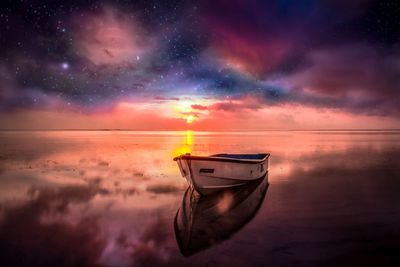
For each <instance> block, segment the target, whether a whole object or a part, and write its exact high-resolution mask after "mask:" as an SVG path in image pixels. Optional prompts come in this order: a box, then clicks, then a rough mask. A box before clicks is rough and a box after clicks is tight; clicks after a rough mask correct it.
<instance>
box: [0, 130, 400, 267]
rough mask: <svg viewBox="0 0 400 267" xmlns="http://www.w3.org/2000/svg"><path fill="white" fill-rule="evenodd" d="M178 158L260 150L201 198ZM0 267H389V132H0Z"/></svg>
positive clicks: (398, 224)
mask: <svg viewBox="0 0 400 267" xmlns="http://www.w3.org/2000/svg"><path fill="white" fill-rule="evenodd" d="M185 153H191V154H193V155H202V156H207V155H212V154H217V153H270V154H271V156H270V158H269V169H268V175H267V177H266V178H264V180H262V181H258V182H257V183H252V184H250V185H245V186H244V187H241V188H239V189H236V190H232V191H222V192H219V193H216V194H214V195H211V196H200V195H198V194H197V193H196V192H195V191H193V190H191V189H190V188H188V184H187V182H186V180H185V179H184V178H183V177H182V176H181V173H180V171H179V168H178V166H177V165H176V162H174V161H173V158H174V157H176V156H179V155H180V154H185ZM0 266H30V267H32V266H177V267H178V266H191V267H195V266H400V131H396V130H370V131H364V130H352V131H344V130H337V131H264V132H198V131H191V130H187V131H162V132H155V131H152V132H144V131H122V130H103V131H79V130H73V131H72V130H71V131H1V132H0Z"/></svg>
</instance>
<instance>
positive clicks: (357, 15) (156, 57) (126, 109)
mask: <svg viewBox="0 0 400 267" xmlns="http://www.w3.org/2000/svg"><path fill="white" fill-rule="evenodd" d="M0 5H1V8H0V128H2V129H24V128H27V129H47V128H49V129H82V128H83V129H85V128H90V129H99V128H101V129H103V128H118V129H143V130H182V129H187V128H192V129H199V130H238V129H245V130H268V129H333V128H334V129H347V128H400V119H398V118H399V116H400V2H399V1H370V0H355V1H345V0H326V1H311V0H276V1H255V0H249V1H238V0H233V1H228V0H213V1H207V0H206V1H150V0H146V1H35V0H33V1H16V0H15V1H2V3H1V4H0Z"/></svg>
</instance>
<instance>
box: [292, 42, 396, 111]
mask: <svg viewBox="0 0 400 267" xmlns="http://www.w3.org/2000/svg"><path fill="white" fill-rule="evenodd" d="M399 60H400V50H396V49H393V51H392V52H391V53H390V54H387V52H383V51H381V50H379V49H376V48H374V47H371V46H367V45H362V44H358V45H356V44H350V45H341V46H334V47H327V48H321V49H319V50H316V51H313V52H311V53H309V54H308V55H307V61H308V64H309V66H308V67H306V68H304V69H302V70H299V71H297V72H294V73H293V74H291V75H289V76H288V77H286V81H285V83H286V84H288V85H289V86H291V87H293V88H295V89H294V92H295V93H294V94H297V96H296V97H297V99H296V97H295V98H293V101H298V102H299V103H304V104H308V105H318V100H320V101H321V103H324V104H323V105H325V106H327V107H335V108H340V109H345V110H347V111H349V112H361V113H365V114H378V115H396V114H400V108H399V107H400V99H399V98H398V97H397V96H398V95H399V93H400V91H399V88H400V65H399V63H398V62H399ZM296 88H297V89H296ZM299 89H300V90H299ZM296 90H297V92H296ZM300 97H301V99H300ZM313 99H314V100H313Z"/></svg>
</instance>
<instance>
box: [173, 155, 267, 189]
mask: <svg viewBox="0 0 400 267" xmlns="http://www.w3.org/2000/svg"><path fill="white" fill-rule="evenodd" d="M269 156H270V154H268V153H263V154H215V155H211V156H208V157H204V156H194V155H191V154H189V153H187V154H183V155H180V156H178V157H175V158H174V161H176V162H177V164H178V166H179V170H180V172H181V174H182V176H183V177H185V178H186V180H187V181H188V184H189V186H190V187H192V188H194V189H195V190H196V191H197V192H198V193H200V194H203V195H207V194H211V193H214V192H215V191H219V190H221V189H228V188H232V187H236V186H241V185H243V184H246V183H248V182H250V181H254V180H258V179H262V178H264V177H265V176H266V174H267V173H268V158H269Z"/></svg>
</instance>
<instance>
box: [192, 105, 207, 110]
mask: <svg viewBox="0 0 400 267" xmlns="http://www.w3.org/2000/svg"><path fill="white" fill-rule="evenodd" d="M190 107H191V108H192V109H196V110H202V111H203V110H207V109H208V107H207V106H203V105H200V104H193V105H191V106H190Z"/></svg>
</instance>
